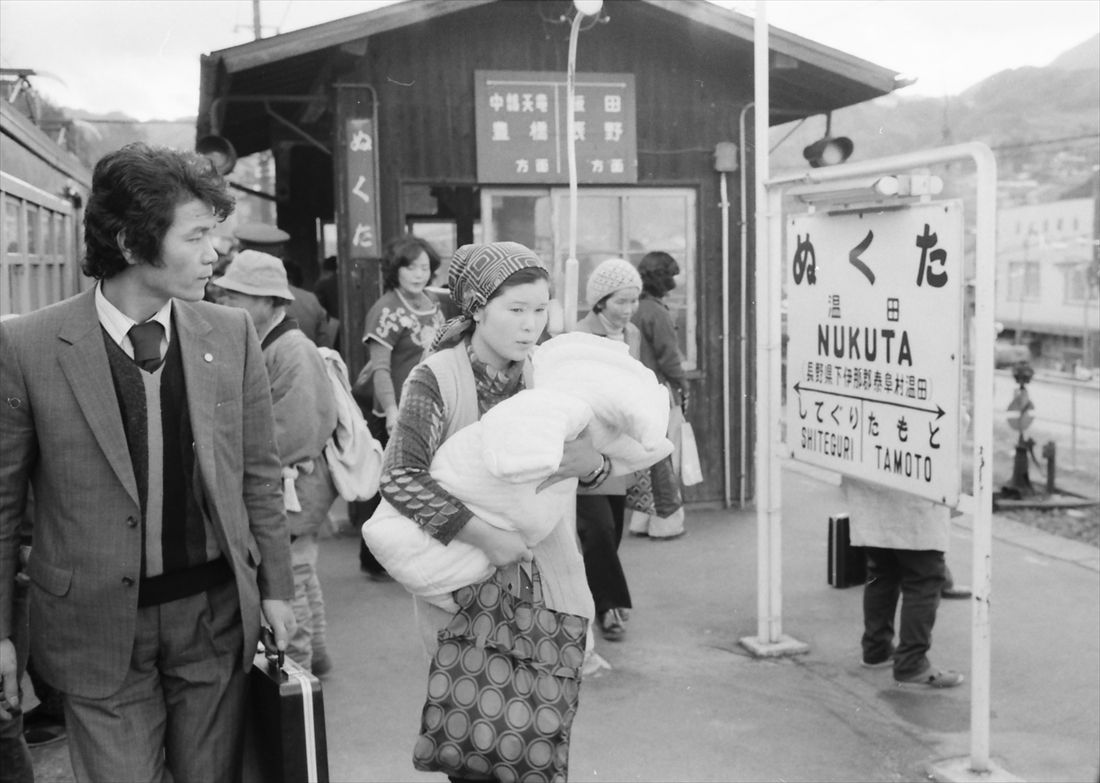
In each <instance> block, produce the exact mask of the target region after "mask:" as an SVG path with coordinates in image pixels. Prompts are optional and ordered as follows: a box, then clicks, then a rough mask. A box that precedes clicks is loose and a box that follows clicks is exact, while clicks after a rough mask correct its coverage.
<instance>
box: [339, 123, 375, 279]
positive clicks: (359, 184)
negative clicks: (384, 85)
mask: <svg viewBox="0 0 1100 783" xmlns="http://www.w3.org/2000/svg"><path fill="white" fill-rule="evenodd" d="M346 138H347V145H348V148H347V154H346V158H345V160H346V161H347V171H348V176H347V180H346V181H347V185H348V230H349V232H350V241H351V252H352V256H353V257H360V256H369V257H373V256H377V255H378V203H377V202H378V172H377V171H376V170H375V165H374V124H373V122H372V121H371V120H368V119H355V120H348V121H347V136H346Z"/></svg>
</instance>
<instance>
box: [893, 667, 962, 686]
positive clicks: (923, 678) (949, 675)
mask: <svg viewBox="0 0 1100 783" xmlns="http://www.w3.org/2000/svg"><path fill="white" fill-rule="evenodd" d="M964 679H965V678H964V677H963V676H962V675H961V674H959V673H958V672H953V671H942V670H940V669H928V670H926V671H923V672H921V673H920V674H918V675H916V676H914V677H906V678H905V679H902V680H899V679H897V678H894V682H896V683H897V684H898V685H899V686H901V687H910V688H954V687H955V686H956V685H962V682H963V680H964Z"/></svg>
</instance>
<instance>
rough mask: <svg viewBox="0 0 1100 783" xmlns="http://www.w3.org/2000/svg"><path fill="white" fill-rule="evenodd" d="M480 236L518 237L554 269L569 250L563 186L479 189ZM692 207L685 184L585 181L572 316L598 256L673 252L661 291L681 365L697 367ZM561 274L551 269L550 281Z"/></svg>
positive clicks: (631, 257)
mask: <svg viewBox="0 0 1100 783" xmlns="http://www.w3.org/2000/svg"><path fill="white" fill-rule="evenodd" d="M481 199H482V206H481V215H482V221H483V224H484V231H485V240H486V241H487V242H492V241H498V240H501V241H502V240H513V241H516V242H521V243H523V244H525V245H527V246H528V247H530V248H531V249H532V250H534V251H535V252H536V253H538V254H539V256H541V257H542V259H543V260H544V261H545V262H546V264H547V266H548V267H549V268H550V269H553V270H561V269H562V268H563V266H564V262H565V259H566V257H567V256H568V254H569V191H568V189H567V188H547V189H504V188H499V189H494V188H483V189H482V191H481ZM695 236H696V209H695V191H694V190H692V189H689V188H631V189H619V188H615V189H612V188H585V189H584V190H581V191H580V193H579V194H578V202H577V261H578V265H579V269H578V275H577V278H578V286H579V288H580V291H579V292H578V297H577V299H578V305H579V311H578V313H577V315H578V316H581V315H583V314H584V313H585V312H586V311H587V310H588V307H587V304H586V303H585V302H584V282H585V280H587V279H588V275H589V273H590V272H591V271H592V270H593V269H594V268H595V267H596V265H597V264H599V263H600V262H601V261H603V260H605V259H608V258H614V257H620V258H625V259H627V260H629V261H630V262H631V263H633V264H635V265H637V263H638V262H639V261H640V260H641V259H642V256H644V255H645V254H646V253H648V252H649V251H651V250H663V251H665V252H666V253H669V254H670V255H671V256H672V257H673V258H675V259H676V261H677V263H678V264H679V265H680V275H679V277H678V278H677V286H676V288H675V289H674V290H673V291H672V292H671V293H670V294H669V295H668V297H667V298H666V299H665V303H666V304H667V305H668V307H669V309H670V310H671V312H672V316H673V319H674V321H675V322H676V328H677V332H678V335H679V339H680V352H681V353H682V354H683V356H684V368H685V369H688V370H694V369H696V368H697V367H698V356H697V351H696V339H695V337H696V334H695V333H696V312H697V308H698V304H697V302H696V295H695V279H696V274H697V270H696V259H695V245H696V240H695ZM561 283H562V281H561V279H560V272H556V275H555V286H556V287H559V286H560V285H561Z"/></svg>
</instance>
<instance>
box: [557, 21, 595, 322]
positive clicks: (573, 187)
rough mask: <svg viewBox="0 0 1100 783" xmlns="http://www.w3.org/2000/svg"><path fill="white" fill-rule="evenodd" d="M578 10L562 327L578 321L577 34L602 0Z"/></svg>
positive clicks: (568, 120) (572, 44) (569, 77)
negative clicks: (567, 240) (575, 104)
mask: <svg viewBox="0 0 1100 783" xmlns="http://www.w3.org/2000/svg"><path fill="white" fill-rule="evenodd" d="M573 7H574V8H575V9H576V10H577V13H576V15H574V17H573V25H572V27H571V28H570V30H569V64H568V67H567V70H566V75H565V100H566V108H567V111H566V115H565V135H566V145H565V149H566V159H567V160H568V166H569V255H568V256H566V259H565V269H564V280H563V281H562V309H563V310H564V313H563V316H564V318H563V326H564V328H565V331H567V332H569V331H572V330H573V327H575V326H576V325H577V297H578V282H579V281H578V279H577V277H578V271H579V268H580V264H579V262H578V261H577V138H576V133H575V131H574V128H575V122H576V116H575V113H576V107H575V106H574V103H575V101H574V96H575V94H576V89H577V39H578V38H579V37H580V32H581V22H582V21H583V20H584V17H586V16H597V15H599V13H600V9H601V8H603V0H573Z"/></svg>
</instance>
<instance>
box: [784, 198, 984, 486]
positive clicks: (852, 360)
mask: <svg viewBox="0 0 1100 783" xmlns="http://www.w3.org/2000/svg"><path fill="white" fill-rule="evenodd" d="M787 225H788V230H787V256H788V259H789V262H788V272H789V274H790V277H789V285H788V288H787V312H788V314H789V315H788V328H787V333H788V343H787V382H786V386H787V417H786V419H787V448H788V453H789V454H790V455H791V457H792V458H793V459H795V460H798V461H801V462H807V463H810V464H813V465H817V466H819V467H822V468H825V469H827V470H833V471H836V472H838V473H843V474H845V475H848V476H853V477H856V478H860V479H864V480H866V481H870V482H873V483H876V484H882V485H884V486H886V487H889V488H891V489H897V490H901V491H903V492H908V493H910V494H913V495H919V496H921V497H925V498H928V499H930V500H934V501H936V502H938V503H943V504H945V505H949V506H956V505H958V500H959V481H960V473H959V412H960V405H959V395H960V381H961V373H960V368H961V366H962V340H961V329H960V324H961V321H962V283H963V214H962V203H961V202H959V201H948V202H938V203H936V202H934V203H928V204H918V205H915V206H912V207H909V208H907V209H902V210H890V211H884V210H881V209H866V210H857V211H846V212H843V213H841V214H837V215H833V214H820V213H817V214H812V215H801V216H798V217H794V218H791V219H790V220H788V221H787Z"/></svg>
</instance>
